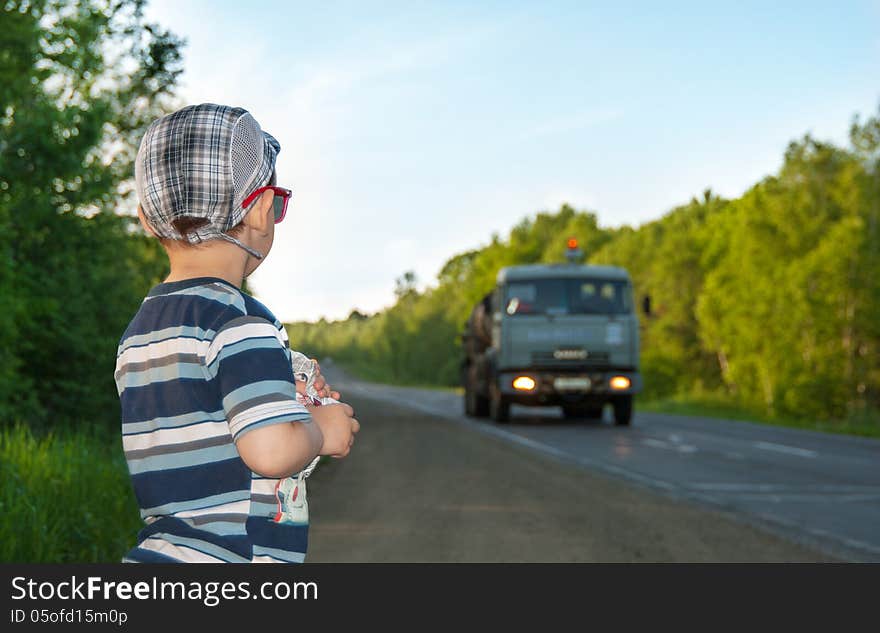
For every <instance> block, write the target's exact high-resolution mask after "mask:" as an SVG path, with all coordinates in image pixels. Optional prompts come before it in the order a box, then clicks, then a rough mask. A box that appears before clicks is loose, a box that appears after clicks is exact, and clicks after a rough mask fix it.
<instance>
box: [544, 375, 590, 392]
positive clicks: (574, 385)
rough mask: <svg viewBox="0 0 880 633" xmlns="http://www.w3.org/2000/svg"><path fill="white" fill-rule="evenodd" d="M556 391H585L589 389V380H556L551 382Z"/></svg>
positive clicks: (579, 378)
mask: <svg viewBox="0 0 880 633" xmlns="http://www.w3.org/2000/svg"><path fill="white" fill-rule="evenodd" d="M553 387H554V388H556V390H557V391H586V390H587V389H589V388H590V379H589V378H581V377H578V378H557V379H556V380H554V381H553Z"/></svg>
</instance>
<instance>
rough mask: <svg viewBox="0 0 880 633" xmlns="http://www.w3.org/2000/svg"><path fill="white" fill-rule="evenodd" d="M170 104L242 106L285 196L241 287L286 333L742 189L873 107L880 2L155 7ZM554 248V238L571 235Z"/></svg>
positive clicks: (150, 12) (191, 0)
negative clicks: (502, 248)
mask: <svg viewBox="0 0 880 633" xmlns="http://www.w3.org/2000/svg"><path fill="white" fill-rule="evenodd" d="M146 17H147V18H148V19H149V20H150V21H153V22H157V23H159V24H161V25H162V26H164V27H166V28H169V29H171V30H172V31H173V32H175V33H176V34H177V35H179V36H181V37H183V38H185V39H186V40H187V45H186V47H185V48H184V66H185V70H184V73H183V75H182V76H181V81H180V85H179V90H178V95H179V97H180V99H181V101H182V102H185V103H202V102H213V103H223V104H227V105H234V106H241V107H244V108H246V109H247V110H249V111H250V112H251V113H252V114H253V115H254V117H255V118H256V120H257V121H258V122H259V123H260V125H261V126H262V127H263V129H264V130H266V131H268V132H269V133H271V134H272V135H273V136H275V137H276V138H277V139H278V140H279V142H280V143H281V153H280V154H279V157H278V162H277V172H278V184H279V185H282V186H286V187H288V188H291V189H293V191H294V195H293V201H292V203H291V206H290V207H289V208H288V212H287V217H286V218H285V220H284V222H282V223H281V224H279V225H278V226H276V232H275V244H274V246H273V249H272V252H271V253H270V255H269V256H268V257H267V258H266V260H265V262H264V263H263V264H262V265H261V266H260V267H259V268H258V269H257V270H256V271H255V272H254V273H253V274H252V275H251V277H250V278H249V280H248V283H249V285H250V287H251V289H252V291H253V292H254V294H255V296H256V297H257V298H258V299H260V300H261V301H262V302H263V303H264V304H266V305H267V306H268V307H269V308H270V309H271V310H272V311H273V312H274V313H275V315H276V316H277V317H278V318H279V319H280V320H282V321H284V322H291V321H296V320H309V321H314V320H317V319H319V318H321V317H326V318H328V319H336V318H345V317H346V316H347V315H348V314H349V312H350V311H351V310H352V309H355V308H357V309H359V310H360V311H362V312H367V313H372V312H375V311H377V310H380V309H382V308H383V307H385V306H387V305H390V304H392V303H393V301H394V294H393V290H394V281H395V279H396V278H398V277H399V276H401V275H402V274H403V273H404V272H405V271H408V270H412V271H414V272H415V273H416V275H417V278H418V280H419V285H420V287H424V286H425V285H429V284H431V283H433V282H434V281H435V278H436V275H437V273H438V272H439V270H440V268H441V267H442V265H443V263H444V262H445V261H446V260H447V259H449V258H450V257H452V256H453V255H455V254H457V253H460V252H462V251H465V250H468V249H472V248H479V247H480V246H482V245H485V244H486V243H488V242H489V241H490V239H491V236H492V234H493V233H498V234H499V235H500V236H502V237H504V236H506V235H507V233H508V232H509V230H510V229H511V228H512V227H513V226H514V225H515V224H517V223H518V222H519V221H521V220H522V219H523V218H524V217H527V216H534V215H535V214H536V213H537V212H539V211H542V210H549V211H552V210H556V209H558V208H559V206H560V205H561V204H562V203H563V202H567V203H569V204H571V205H572V206H574V207H575V208H577V209H581V210H589V211H592V212H594V213H596V214H597V216H598V218H599V223H600V225H602V226H608V227H617V226H621V225H624V224H628V225H632V226H638V225H639V224H642V223H644V222H648V221H651V220H655V219H657V218H659V217H661V216H662V215H663V214H664V213H666V212H667V211H669V210H670V209H672V208H673V207H675V206H677V205H679V204H683V203H686V202H687V201H688V200H690V198H691V197H692V196H695V195H697V196H698V195H700V194H701V193H702V192H703V191H704V190H705V189H707V188H711V189H712V190H713V191H715V192H716V193H718V194H721V195H723V196H727V197H736V196H739V195H741V194H742V193H743V192H744V191H745V190H747V189H748V188H749V187H750V186H751V185H753V184H755V183H756V182H757V181H758V180H760V179H761V178H763V177H764V176H766V175H769V174H772V173H773V172H775V171H776V170H777V169H778V168H779V166H780V165H781V161H782V157H783V152H784V151H785V148H786V146H787V145H788V143H789V142H790V141H792V140H794V139H797V138H800V137H802V136H803V135H804V134H806V133H808V132H809V133H811V134H813V135H814V136H816V137H818V138H821V139H826V140H831V141H833V142H836V143H839V144H845V143H846V138H847V131H848V128H849V125H850V123H851V121H852V117H853V116H854V115H856V114H860V115H861V116H862V117H863V118H864V117H865V116H869V115H871V114H874V113H876V112H877V111H878V104H880V2H878V1H877V0H874V1H870V2H827V1H826V2H773V3H769V2H765V1H762V2H737V3H706V2H690V3H678V2H668V1H667V2H643V3H632V2H614V3H610V2H601V3H598V2H597V3H589V2H528V3H518V2H415V1H409V2H399V3H398V2H384V1H383V2H307V3H306V2H289V1H284V2H281V1H272V2H259V1H255V2H251V3H242V2H240V1H239V2H232V1H226V0H219V1H218V0H214V1H207V0H187V1H186V2H179V1H178V0H151V1H150V2H149V4H148V7H147V11H146ZM565 237H567V236H560V239H564V238H565Z"/></svg>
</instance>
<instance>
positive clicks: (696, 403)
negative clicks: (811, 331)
mask: <svg viewBox="0 0 880 633" xmlns="http://www.w3.org/2000/svg"><path fill="white" fill-rule="evenodd" d="M636 407H637V408H638V409H640V410H642V411H651V412H654V413H671V414H675V415H691V416H700V417H710V418H725V419H728V420H744V421H747V422H756V423H759V424H769V425H774V426H785V427H790V428H796V429H807V430H810V431H823V432H825V433H839V434H843V435H858V436H861V437H880V413H878V412H873V413H866V414H864V415H862V416H854V417H852V418H850V419H846V420H815V419H812V418H797V417H786V416H770V415H767V414H765V413H761V412H759V411H752V410H748V409H744V408H743V407H740V406H737V405H735V404H733V403H730V402H726V401H724V400H723V399H721V398H719V397H717V396H711V395H679V396H672V397H667V398H656V399H653V400H640V401H638V402H637V403H636Z"/></svg>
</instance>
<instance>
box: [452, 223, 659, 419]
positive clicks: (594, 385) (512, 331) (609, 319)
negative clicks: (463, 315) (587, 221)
mask: <svg viewBox="0 0 880 633" xmlns="http://www.w3.org/2000/svg"><path fill="white" fill-rule="evenodd" d="M568 247H569V249H568V254H569V259H570V260H577V259H579V258H580V251H579V249H578V248H577V243H576V241H575V240H573V239H572V240H569V244H568ZM632 294H633V292H632V282H631V280H630V277H629V274H628V273H627V271H626V270H625V269H623V268H619V267H617V266H594V265H580V264H576V263H565V264H547V265H528V266H510V267H507V268H502V269H501V270H500V271H499V272H498V277H497V283H496V286H495V288H494V289H493V290H492V291H491V292H489V293H488V294H486V295H485V296H484V297H483V299H482V300H481V301H480V302H479V303H478V304H477V305H476V306H475V307H474V309H473V310H472V311H471V314H470V317H469V318H468V320H467V324H466V325H465V331H464V332H463V333H462V343H463V348H464V360H463V362H462V367H461V380H462V386H463V387H464V407H465V412H466V413H467V414H468V415H471V416H477V417H484V416H490V417H491V418H492V419H494V420H495V421H497V422H506V421H508V420H509V418H510V405H511V404H514V403H516V404H522V405H532V406H557V405H558V406H561V407H562V411H563V414H564V415H565V417H567V418H600V417H601V416H602V412H603V409H604V406H605V405H606V404H611V405H612V407H613V409H614V421H615V423H616V424H618V425H628V424H629V423H630V421H631V420H632V415H633V397H634V396H635V395H636V394H637V393H639V392H640V391H641V389H642V377H641V374H640V373H639V320H638V315H637V314H636V311H635V308H634V304H633V296H632ZM648 301H649V300H648V299H646V301H645V303H644V309H645V311H646V313H647V312H649V310H650V308H649V307H648V306H649V303H648Z"/></svg>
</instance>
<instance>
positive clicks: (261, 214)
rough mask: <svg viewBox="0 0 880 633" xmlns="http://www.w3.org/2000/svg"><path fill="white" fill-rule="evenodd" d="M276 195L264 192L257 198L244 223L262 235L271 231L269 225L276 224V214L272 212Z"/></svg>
mask: <svg viewBox="0 0 880 633" xmlns="http://www.w3.org/2000/svg"><path fill="white" fill-rule="evenodd" d="M274 197H275V194H273V193H272V191H264V192H263V193H261V194H260V197H259V198H257V201H256V202H255V203H254V205H253V206H252V207H251V210H250V211H248V212H247V215H245V216H244V220H242V222H243V223H244V224H245V225H246V226H249V227H250V228H252V229H254V230H255V231H258V232H260V233H267V232H268V231H269V224H271V223H274V222H275V214H274V213H273V211H272V199H273V198H274Z"/></svg>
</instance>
